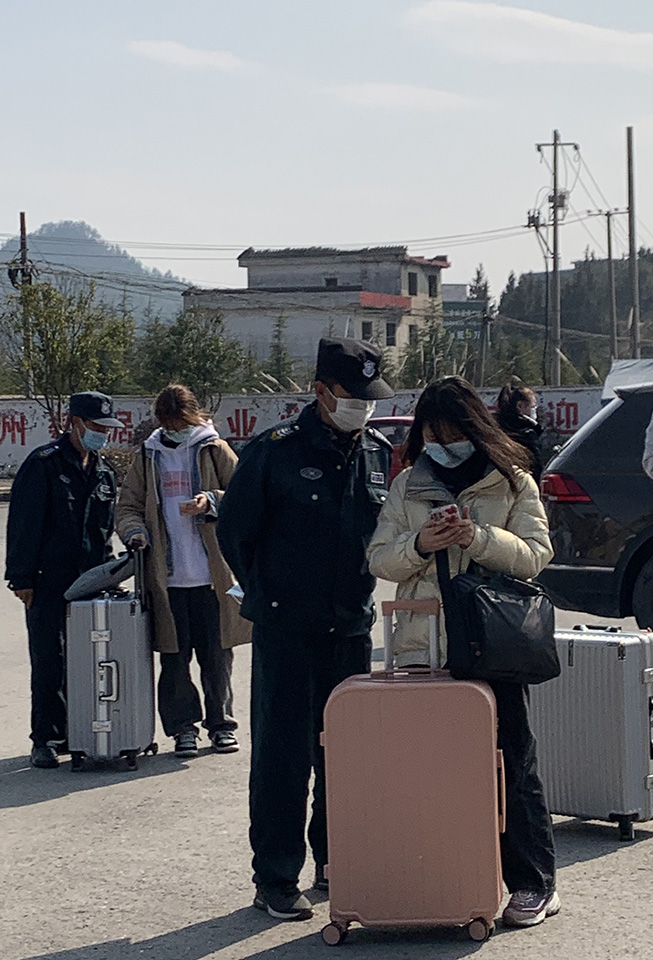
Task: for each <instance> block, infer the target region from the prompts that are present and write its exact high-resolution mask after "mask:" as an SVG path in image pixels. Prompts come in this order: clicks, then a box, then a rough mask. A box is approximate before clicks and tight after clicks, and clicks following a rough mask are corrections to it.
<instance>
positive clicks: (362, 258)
mask: <svg viewBox="0 0 653 960" xmlns="http://www.w3.org/2000/svg"><path fill="white" fill-rule="evenodd" d="M238 263H239V265H240V266H241V267H245V268H246V269H247V287H243V288H237V289H215V290H201V289H199V288H195V287H193V288H191V289H189V290H187V291H186V292H185V293H184V308H185V309H188V308H189V307H191V306H202V307H207V308H209V309H215V310H219V311H220V312H221V313H222V315H223V316H224V320H225V326H226V328H227V331H228V332H229V334H230V335H231V336H233V337H236V338H237V339H238V340H240V342H241V343H242V344H243V345H244V346H245V347H248V348H250V349H251V350H252V351H253V352H254V353H255V354H256V355H257V357H258V358H259V359H265V358H266V357H267V356H268V354H269V352H270V342H271V338H272V334H273V331H274V327H275V324H276V323H277V321H278V320H279V318H280V317H283V319H284V321H285V337H286V343H287V347H288V350H289V352H290V354H291V355H292V356H293V357H294V358H296V359H298V360H302V361H306V362H307V363H312V362H313V361H314V359H315V353H316V347H317V342H318V340H319V339H320V337H323V336H329V335H330V336H336V337H345V336H349V337H359V338H362V339H366V340H374V341H375V342H376V343H378V344H379V346H381V347H384V348H386V347H387V348H388V349H389V350H391V351H392V352H393V353H396V354H398V353H399V352H400V351H401V349H402V347H404V346H406V345H407V344H408V343H409V342H411V339H412V338H415V337H416V336H417V331H418V328H419V327H420V326H421V325H423V324H424V322H425V320H426V319H427V318H428V317H429V316H432V315H435V316H441V310H442V290H441V280H440V273H441V271H442V270H444V269H446V268H447V267H449V265H450V264H449V261H448V259H447V257H445V256H441V257H435V258H433V259H427V258H425V257H411V256H409V255H408V252H407V248H406V247H403V246H397V247H370V248H366V249H363V250H336V249H333V248H328V247H308V248H299V249H293V248H289V249H285V250H254V249H252V248H251V247H250V248H249V249H248V250H245V251H244V252H243V253H241V255H240V256H239V258H238Z"/></svg>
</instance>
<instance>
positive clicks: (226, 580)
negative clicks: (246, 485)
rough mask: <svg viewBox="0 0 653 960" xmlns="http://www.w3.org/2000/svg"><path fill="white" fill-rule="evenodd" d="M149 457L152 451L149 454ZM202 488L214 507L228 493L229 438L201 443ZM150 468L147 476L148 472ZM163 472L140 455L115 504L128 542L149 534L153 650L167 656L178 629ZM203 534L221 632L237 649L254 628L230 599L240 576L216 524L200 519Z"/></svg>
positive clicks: (233, 457)
mask: <svg viewBox="0 0 653 960" xmlns="http://www.w3.org/2000/svg"><path fill="white" fill-rule="evenodd" d="M147 453H148V454H149V453H150V451H147ZM197 456H198V458H199V464H198V465H199V475H200V479H201V489H202V490H205V491H207V492H208V493H210V494H212V495H213V497H214V498H215V503H216V505H217V503H219V501H220V500H221V499H222V496H223V495H224V491H225V489H226V488H227V486H228V484H229V481H230V480H231V477H232V476H233V472H234V470H235V469H236V464H237V462H238V457H237V456H236V454H235V453H234V452H233V451H232V449H231V448H230V446H229V444H227V443H225V441H224V440H219V439H217V438H216V439H214V440H209V441H208V442H207V443H204V444H201V445H198V452H197ZM144 466H145V467H146V476H144V472H143V468H144ZM155 484H156V487H158V484H159V474H158V470H157V468H156V466H154V467H153V463H152V460H151V458H150V456H149V455H147V456H146V457H145V458H144V457H143V456H142V453H141V451H139V452H138V454H137V455H136V456H135V457H134V461H133V463H132V465H131V467H130V469H129V472H128V473H127V476H126V477H125V481H124V483H123V485H122V490H121V493H120V499H119V500H118V504H117V506H116V530H117V532H118V536H120V537H121V538H122V539H123V541H125V540H127V539H129V537H130V536H132V535H133V534H134V533H137V532H143V531H145V532H146V533H147V535H148V537H149V539H150V544H151V546H150V548H149V549H148V551H147V553H146V555H145V589H146V591H147V594H148V597H149V600H150V607H151V610H152V612H153V619H154V649H155V650H159V651H160V652H162V653H176V652H177V651H178V646H177V631H176V628H175V621H174V619H173V616H172V611H171V610H170V603H169V600H168V569H167V563H166V555H167V533H166V527H165V523H164V520H163V513H162V510H161V506H160V504H159V500H158V496H157V489H156V488H155ZM197 521H198V525H199V528H200V533H201V536H202V540H203V542H204V546H205V548H206V552H207V556H208V559H209V569H210V571H211V580H212V582H213V586H214V588H215V590H216V593H217V596H218V601H219V603H220V634H221V641H222V646H223V647H235V646H236V645H237V644H241V643H248V642H249V641H250V640H251V625H250V624H248V623H247V622H246V621H245V620H243V619H242V617H241V616H240V613H239V610H240V608H239V606H238V603H237V602H236V600H234V599H233V597H228V596H225V594H226V591H227V590H229V588H230V587H232V586H233V585H234V583H235V582H236V581H235V578H234V575H233V574H232V572H231V570H230V569H229V567H228V566H227V564H226V562H225V560H224V558H223V556H222V553H221V552H220V548H219V546H218V538H217V536H216V522H215V520H211V519H210V518H209V519H206V520H205V518H204V517H198V518H197Z"/></svg>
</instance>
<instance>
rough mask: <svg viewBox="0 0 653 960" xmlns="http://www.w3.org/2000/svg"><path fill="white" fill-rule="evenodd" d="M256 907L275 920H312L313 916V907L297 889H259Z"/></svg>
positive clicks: (257, 889) (255, 898)
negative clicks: (265, 911)
mask: <svg viewBox="0 0 653 960" xmlns="http://www.w3.org/2000/svg"><path fill="white" fill-rule="evenodd" d="M254 906H255V907H256V909H257V910H267V912H268V913H269V914H270V916H271V917H274V919H275V920H310V919H311V917H312V916H313V905H312V904H311V902H310V900H308V899H307V897H305V896H304V894H303V893H300V892H299V890H298V889H297V887H286V888H281V889H279V888H278V887H276V888H274V887H272V888H270V889H269V890H265V889H264V888H263V887H257V888H256V896H255V897H254Z"/></svg>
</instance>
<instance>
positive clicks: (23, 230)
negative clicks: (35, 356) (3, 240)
mask: <svg viewBox="0 0 653 960" xmlns="http://www.w3.org/2000/svg"><path fill="white" fill-rule="evenodd" d="M7 272H8V274H9V279H10V281H11V283H12V286H14V287H16V289H17V290H20V293H21V306H22V311H23V358H24V362H25V396H26V397H27V398H28V399H31V398H32V397H33V395H34V371H33V369H32V331H31V328H30V322H29V313H28V310H27V304H26V302H25V287H29V286H31V284H32V275H33V274H34V272H35V271H34V267H33V265H32V264H31V263H30V261H29V260H28V258H27V226H26V223H25V213H24V211H21V214H20V254H19V260H18V262H16V261H13V263H10V264H9V269H8V271H7ZM19 276H20V282H19V280H18V278H19Z"/></svg>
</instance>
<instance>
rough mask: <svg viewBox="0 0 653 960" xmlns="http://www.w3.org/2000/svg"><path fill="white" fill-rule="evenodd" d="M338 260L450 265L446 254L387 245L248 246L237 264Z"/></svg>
mask: <svg viewBox="0 0 653 960" xmlns="http://www.w3.org/2000/svg"><path fill="white" fill-rule="evenodd" d="M331 257H332V258H333V259H338V260H371V261H375V260H398V261H402V260H404V261H407V262H409V263H416V264H420V265H421V266H433V267H440V268H446V267H449V266H451V264H450V263H449V260H448V258H447V257H446V256H437V257H434V258H433V259H428V258H426V257H411V256H410V255H409V254H408V248H407V247H405V246H388V247H361V248H360V249H358V250H340V249H338V248H337V247H286V248H284V249H283V250H255V249H254V247H248V248H247V250H243V252H242V253H241V254H240V256H239V257H238V263H239V264H246V263H248V262H249V261H252V260H296V259H305V260H324V259H325V258H327V259H328V258H331Z"/></svg>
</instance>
